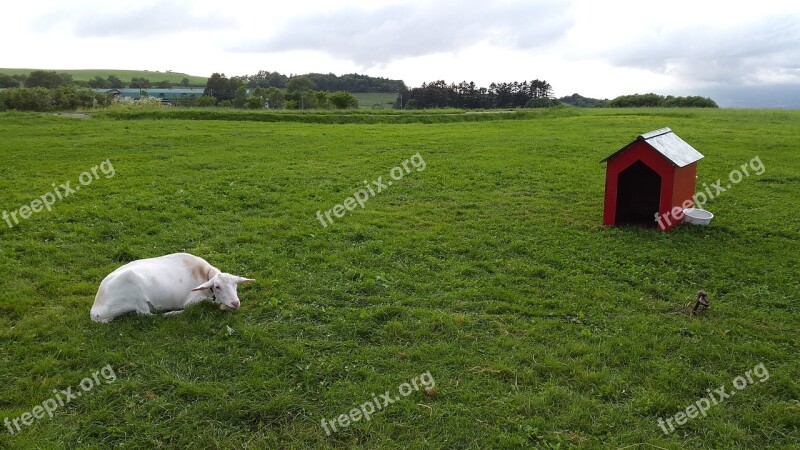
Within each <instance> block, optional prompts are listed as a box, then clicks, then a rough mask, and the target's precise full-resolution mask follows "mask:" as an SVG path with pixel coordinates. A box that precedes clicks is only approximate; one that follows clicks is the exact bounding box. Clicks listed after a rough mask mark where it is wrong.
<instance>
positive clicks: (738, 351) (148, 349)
mask: <svg viewBox="0 0 800 450" xmlns="http://www.w3.org/2000/svg"><path fill="white" fill-rule="evenodd" d="M170 114H172V115H170ZM261 114H266V113H261ZM420 114H422V115H423V117H424V115H425V114H427V115H428V118H423V119H420V120H417V121H416V122H426V121H431V119H430V117H432V116H434V115H436V114H435V113H431V112H423V113H420ZM439 115H440V116H442V117H447V118H449V119H448V120H450V119H452V121H453V122H452V123H383V124H381V123H346V124H323V123H297V122H291V121H290V120H292V119H291V118H289V119H286V120H281V121H278V122H275V123H270V122H268V121H260V120H261V119H259V118H258V117H256V118H252V117H249V116H246V115H241V116H238V117H236V118H235V119H236V120H191V119H213V118H214V116H213V115H211V114H206V115H205V116H203V115H202V114H200V115H198V116H188V117H184V118H181V116H180V115H175V114H174V113H164V114H163V115H162V116H161V117H160V119H161V120H152V119H150V118H143V117H140V118H139V119H138V120H129V119H131V116H125V115H117V116H112V115H110V114H107V113H98V114H95V115H93V117H91V118H89V119H75V118H70V117H59V116H54V115H49V114H33V113H31V114H24V113H2V114H0V135H1V136H2V137H3V139H2V140H0V154H2V157H3V158H2V159H3V163H2V164H3V165H2V167H3V170H2V175H3V176H2V177H0V192H2V196H1V197H0V200H2V204H0V210H7V211H17V212H19V210H20V208H21V207H23V206H26V205H29V206H31V205H32V201H33V200H34V199H37V198H40V197H41V196H43V195H44V194H46V193H48V192H52V191H53V189H54V187H55V186H59V185H61V184H64V183H66V182H67V181H71V186H72V187H73V188H74V187H76V186H81V190H80V191H76V192H75V193H74V194H72V195H70V196H68V197H66V198H63V199H62V200H58V201H57V202H56V203H55V204H54V205H53V206H52V211H47V210H43V211H41V212H37V213H33V214H32V216H31V217H30V218H28V219H22V220H21V221H20V223H19V224H17V225H14V226H13V228H9V227H8V226H7V224H6V223H4V222H0V270H1V271H2V274H3V275H2V276H0V288H1V289H2V291H3V293H4V295H3V297H2V299H0V365H1V367H2V369H3V370H0V420H3V418H6V417H7V418H9V419H11V420H13V419H15V418H17V419H19V418H20V417H26V418H27V419H28V421H29V422H32V423H31V425H29V426H26V425H25V424H24V423H23V424H22V426H21V428H20V430H19V432H18V433H15V434H14V435H12V434H11V433H10V432H9V430H8V425H2V426H0V447H2V448H136V449H139V448H252V449H261V448H296V449H305V448H353V447H355V448H431V449H438V448H475V449H483V448H509V449H511V448H631V449H632V448H666V449H683V448H713V449H723V448H759V449H761V448H798V447H799V446H798V442H800V401H799V400H798V399H800V383H798V374H799V373H800V356H798V348H800V339H799V336H800V334H798V329H799V328H800V316H799V315H798V306H799V304H800V303H799V302H798V295H797V293H798V291H799V290H800V281H798V280H800V258H799V257H798V255H800V244H799V242H800V219H798V216H797V207H798V201H797V199H798V197H799V196H800V176H799V175H798V174H800V153H798V150H797V142H798V141H800V127H798V123H800V112H797V111H737V110H704V111H699V110H577V109H569V110H563V109H562V110H554V111H535V112H529V113H525V115H522V116H519V115H508V114H495V115H494V116H489V115H482V116H481V117H482V118H483V119H482V120H483V121H476V122H472V121H468V120H473V119H472V118H471V115H466V114H456V113H449V115H446V114H439ZM320 116H321V115H320ZM287 117H288V116H287ZM363 117H375V115H363ZM385 117H386V118H397V121H405V120H406V119H403V118H406V117H413V115H412V116H408V114H406V115H403V114H394V115H392V114H386V115H385ZM222 118H225V119H230V117H222ZM508 118H515V119H517V120H505V119H508ZM275 120H278V119H275ZM408 121H410V122H415V121H413V120H408ZM442 121H443V122H446V121H444V120H442ZM664 126H669V127H672V129H673V130H674V131H675V132H676V133H677V134H678V135H679V136H680V137H682V138H683V139H684V140H686V141H687V142H689V143H690V144H692V145H693V146H694V147H695V148H697V149H698V150H699V151H700V152H702V153H703V154H704V155H705V159H703V160H702V161H700V163H699V169H698V177H699V178H698V186H702V183H707V184H708V185H711V183H713V182H715V181H716V180H717V179H723V180H724V179H726V178H727V177H728V174H729V173H730V172H731V171H732V170H734V169H737V168H739V167H740V166H741V165H743V164H746V163H748V162H749V161H751V160H752V159H753V158H754V157H756V156H757V157H759V158H760V160H761V161H762V162H763V165H764V168H765V171H764V173H763V174H761V175H758V176H756V175H751V176H750V177H747V178H745V179H743V180H742V181H741V182H740V183H738V184H736V185H735V186H733V187H732V188H731V189H729V190H728V191H726V192H724V193H721V194H719V195H718V197H717V198H715V199H714V200H713V201H711V202H709V203H708V204H707V205H705V207H706V209H708V210H710V211H712V212H713V213H715V214H716V216H717V217H716V218H715V219H714V221H713V222H712V225H711V226H710V227H692V226H687V225H683V226H680V227H678V228H677V229H675V230H673V231H671V232H669V233H662V232H657V231H654V230H650V229H641V228H615V227H610V228H609V227H604V226H602V225H601V222H602V201H603V189H604V170H605V166H604V165H603V164H599V163H598V162H599V161H600V160H601V159H602V158H604V157H605V156H607V155H609V154H611V153H612V152H614V151H616V150H617V149H619V148H620V147H622V146H623V145H625V144H627V143H628V142H629V141H630V140H632V139H634V138H635V137H636V136H637V135H638V134H640V133H643V132H647V131H650V130H653V129H656V128H661V127H664ZM417 153H419V157H420V158H422V159H423V160H424V163H425V166H424V170H416V169H414V167H411V170H410V171H409V172H408V173H406V174H405V175H404V176H403V178H402V179H399V180H397V181H395V182H394V184H393V185H392V186H389V187H387V188H386V189H384V190H383V192H379V193H376V194H375V196H374V197H371V198H370V199H369V200H368V201H367V202H366V204H365V208H363V209H362V208H360V207H358V206H356V207H355V209H354V210H353V211H347V212H346V214H345V215H344V217H341V218H338V219H335V221H334V223H333V224H332V225H330V226H328V227H327V228H324V227H323V226H322V224H321V223H320V221H319V220H318V218H317V217H316V212H317V211H322V213H323V214H324V212H325V211H326V210H329V209H331V208H334V205H337V204H340V203H343V202H344V201H345V199H346V198H347V197H349V196H352V195H353V193H354V192H355V191H356V190H358V189H360V188H362V187H363V186H364V180H367V181H370V182H371V181H373V180H378V178H379V177H382V180H383V182H384V183H385V182H386V181H387V180H389V176H390V173H391V170H392V169H393V168H394V167H397V166H401V165H402V162H403V161H404V160H407V159H409V158H411V157H412V155H416V154H417ZM105 160H108V161H109V163H111V164H113V169H114V172H113V173H114V176H113V177H106V176H104V175H103V173H99V176H98V177H97V178H96V179H94V178H93V179H92V181H91V182H90V184H87V185H85V186H82V185H81V184H80V183H79V180H81V178H82V177H85V176H84V175H82V173H84V172H87V171H88V172H91V169H92V168H93V167H95V166H99V165H100V163H101V162H103V161H105ZM406 165H407V166H408V163H407V164H406ZM95 172H97V169H95ZM84 179H85V178H84ZM39 206H41V205H39ZM180 251H186V252H190V253H193V254H196V255H198V256H201V257H203V258H205V259H207V260H208V261H209V262H211V263H212V264H214V265H215V266H217V267H219V268H221V269H222V270H223V271H227V272H231V273H235V274H238V275H243V276H247V277H252V278H255V279H256V280H257V282H256V283H255V284H253V285H248V286H241V287H240V289H239V296H240V298H241V300H242V308H241V309H239V310H238V311H236V312H222V311H220V310H219V309H218V308H216V307H215V306H213V305H210V304H202V305H197V306H194V307H192V308H190V309H189V310H187V311H186V312H185V313H183V314H181V315H177V316H173V317H162V316H152V317H136V316H125V317H121V318H119V319H117V320H115V321H114V322H112V323H110V324H107V325H101V324H96V323H93V322H91V321H90V319H89V308H90V307H91V305H92V302H93V300H94V295H95V292H96V290H97V286H98V284H99V283H100V281H101V280H102V279H103V277H105V275H106V274H108V273H109V272H111V271H112V270H114V269H115V268H117V267H119V266H120V265H122V264H124V263H125V262H127V261H131V260H134V259H138V258H146V257H152V256H158V255H163V254H167V253H172V252H180ZM699 289H705V290H706V291H708V292H709V296H710V298H711V302H712V305H711V309H710V311H709V312H708V314H707V315H706V316H703V317H690V316H689V315H688V314H687V313H686V308H685V305H687V304H688V303H690V302H692V301H693V300H694V298H695V294H696V292H697V291H698V290H699ZM761 364H763V366H760V367H761V368H763V370H761V369H758V370H757V371H756V372H755V373H756V375H757V376H756V377H754V376H752V375H753V373H754V372H753V369H754V368H755V367H759V365H761ZM107 365H110V368H111V369H113V371H114V375H115V377H116V380H115V381H114V382H113V383H108V382H106V381H105V380H108V381H110V379H107V378H98V377H97V373H98V371H100V369H101V368H103V367H107ZM748 371H750V372H749V374H748ZM766 371H768V378H765V377H763V376H764V375H765V374H766ZM425 373H429V374H430V378H429V379H428V380H427V381H431V380H433V381H434V382H435V391H434V390H429V391H427V392H425V390H424V389H422V388H420V385H419V384H418V383H417V387H418V388H420V389H414V390H410V389H408V388H407V385H404V384H403V383H412V380H414V383H416V382H417V381H418V380H423V379H424V378H422V379H420V378H419V376H420V375H421V374H425ZM93 375H94V378H95V380H94V382H93V381H92V376H93ZM740 376H741V377H745V376H747V377H749V378H750V381H746V382H745V385H743V386H742V387H743V388H742V389H741V390H737V389H735V388H734V387H733V384H734V380H743V379H745V378H737V377H740ZM415 377H417V378H416V379H415ZM85 378H88V379H89V380H90V381H89V383H88V384H94V385H95V386H94V387H93V388H92V389H91V390H89V391H86V392H82V388H80V387H79V385H80V384H81V383H82V382H85V381H84V379H85ZM761 380H763V381H761ZM737 382H740V381H737ZM430 384H432V383H427V385H430ZM404 386H405V387H404ZM720 386H724V387H725V389H726V390H727V392H728V393H730V392H733V391H735V396H733V397H730V398H727V399H725V400H724V401H720V402H719V403H718V404H716V405H712V406H710V408H709V409H708V410H707V412H704V414H707V415H706V416H705V417H704V416H702V415H701V416H698V417H695V418H693V419H690V420H688V422H687V423H685V424H683V425H676V429H675V431H674V432H671V433H669V434H665V433H664V432H663V431H662V429H661V428H660V426H659V424H658V419H659V418H663V419H667V418H672V417H673V416H675V415H676V414H678V413H679V412H681V411H686V410H687V407H688V406H690V405H693V404H696V403H697V402H698V401H700V400H701V399H703V398H706V397H708V395H709V392H714V390H716V389H718V388H720ZM68 388H72V392H73V393H76V392H81V393H82V396H81V397H79V398H75V399H73V400H71V401H69V402H67V403H65V404H64V405H63V406H61V405H59V406H58V408H57V409H56V410H55V411H54V412H53V417H52V418H50V417H48V416H47V415H44V417H43V418H41V419H38V420H36V419H31V417H32V414H38V415H40V416H41V415H42V408H41V406H42V405H43V404H48V405H49V406H52V404H53V403H55V402H56V396H57V395H61V394H58V393H59V392H61V391H64V390H68ZM400 389H406V391H405V392H404V393H409V395H408V396H401V395H399V394H398V392H400ZM54 390H55V392H54ZM709 390H710V391H709ZM387 391H388V392H389V395H390V397H391V396H394V397H397V398H399V399H398V400H397V401H394V402H392V403H391V404H388V405H386V406H385V407H382V409H381V410H378V411H376V412H375V413H374V414H372V416H371V420H366V419H363V418H361V420H359V421H356V422H353V423H350V424H349V425H348V426H343V425H342V423H344V419H342V420H343V422H341V423H340V422H336V421H337V418H339V417H340V416H341V415H343V414H351V410H353V409H354V408H359V407H360V406H361V405H364V404H366V403H367V402H371V401H372V399H373V397H375V396H378V397H380V396H381V394H383V393H386V392H387ZM711 395H713V394H711ZM61 397H64V395H61ZM717 397H720V395H719V394H718V395H717ZM62 400H63V398H62ZM379 401H380V402H381V405H383V403H384V402H385V401H384V400H382V399H379ZM37 407H38V409H36V408H37ZM695 413H697V411H696V410H695ZM25 414H27V416H23V415H25ZM357 416H358V415H357V414H354V415H353V416H351V419H347V420H352V418H355V417H357ZM325 419H327V420H332V421H334V423H336V425H337V427H338V429H337V431H336V432H332V433H331V434H330V435H328V434H327V433H326V432H325V429H324V428H323V427H322V425H321V422H322V421H323V420H325ZM327 423H328V424H329V423H330V422H327ZM673 423H675V422H674V421H673ZM328 427H330V425H328ZM12 431H16V430H13V428H12Z"/></svg>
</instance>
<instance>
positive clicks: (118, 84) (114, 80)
mask: <svg viewBox="0 0 800 450" xmlns="http://www.w3.org/2000/svg"><path fill="white" fill-rule="evenodd" d="M107 80H108V87H110V88H112V89H122V88H124V87H125V82H124V81H122V80H120V79H119V77H117V76H116V75H109V76H108V78H107Z"/></svg>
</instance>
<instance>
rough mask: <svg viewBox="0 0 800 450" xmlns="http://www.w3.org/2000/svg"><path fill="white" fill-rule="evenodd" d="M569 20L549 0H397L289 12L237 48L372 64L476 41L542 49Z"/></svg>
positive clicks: (558, 35) (456, 48)
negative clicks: (270, 31)
mask: <svg viewBox="0 0 800 450" xmlns="http://www.w3.org/2000/svg"><path fill="white" fill-rule="evenodd" d="M570 25H571V23H570V19H569V17H568V12H567V10H565V8H564V7H563V6H562V4H558V3H554V2H544V1H506V2H487V1H483V0H480V1H479V0H469V1H442V2H436V3H423V4H414V3H402V4H395V5H387V6H383V7H380V8H378V9H375V10H363V9H357V8H355V7H348V8H344V9H341V10H337V11H333V12H327V13H312V14H309V15H303V16H299V17H294V18H291V19H290V20H288V21H286V22H284V23H283V24H282V25H281V26H280V29H279V30H278V32H277V33H276V34H275V35H273V36H271V37H269V38H267V39H264V40H262V41H260V42H257V43H255V44H252V45H245V46H244V47H242V49H243V50H247V51H251V52H253V51H255V52H259V51H262V52H280V51H289V50H313V51H320V52H324V53H327V54H329V55H333V56H335V57H337V58H343V59H347V60H350V61H353V62H355V63H356V64H359V65H362V66H364V67H372V66H376V65H380V64H385V63H388V62H390V61H394V60H397V59H401V58H407V57H415V56H424V55H428V54H431V53H442V52H457V51H459V50H462V49H465V48H469V47H471V46H473V45H475V44H478V43H480V42H488V43H490V44H494V45H497V46H501V47H508V48H512V49H519V50H529V49H534V48H537V47H544V46H546V45H548V44H551V43H552V42H554V41H556V40H558V39H559V38H561V37H562V36H563V35H564V33H565V32H566V30H567V29H568V28H569V26H570ZM465 75H466V74H465Z"/></svg>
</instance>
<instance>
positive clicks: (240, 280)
mask: <svg viewBox="0 0 800 450" xmlns="http://www.w3.org/2000/svg"><path fill="white" fill-rule="evenodd" d="M255 281H256V280H254V279H252V278H244V277H236V282H237V283H244V284H247V283H254V282H255Z"/></svg>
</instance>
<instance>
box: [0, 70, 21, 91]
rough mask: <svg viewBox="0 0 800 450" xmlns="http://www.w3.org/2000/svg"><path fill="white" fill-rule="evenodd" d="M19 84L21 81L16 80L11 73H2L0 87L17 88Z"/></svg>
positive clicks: (0, 74)
mask: <svg viewBox="0 0 800 450" xmlns="http://www.w3.org/2000/svg"><path fill="white" fill-rule="evenodd" d="M19 85H20V83H19V81H17V80H15V79H14V78H13V77H11V76H10V75H6V74H4V73H0V89H8V88H15V87H19Z"/></svg>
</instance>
